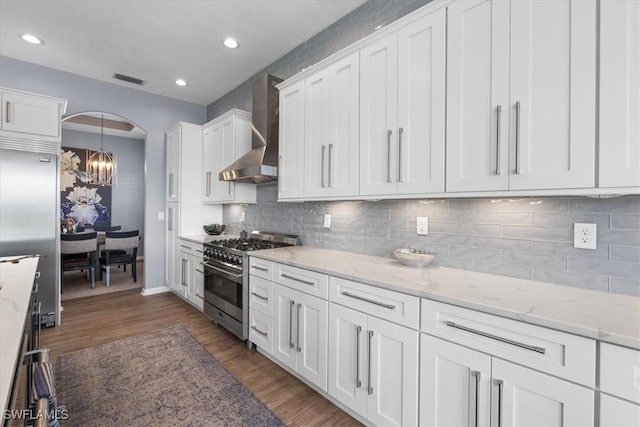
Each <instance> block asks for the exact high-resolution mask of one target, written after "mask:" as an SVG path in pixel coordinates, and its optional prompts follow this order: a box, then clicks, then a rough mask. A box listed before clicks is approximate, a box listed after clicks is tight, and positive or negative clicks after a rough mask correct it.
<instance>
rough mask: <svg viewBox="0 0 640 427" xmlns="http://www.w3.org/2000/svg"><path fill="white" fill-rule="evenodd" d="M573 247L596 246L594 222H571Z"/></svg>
mask: <svg viewBox="0 0 640 427" xmlns="http://www.w3.org/2000/svg"><path fill="white" fill-rule="evenodd" d="M573 247H574V248H581V249H595V248H596V224H585V223H579V222H576V223H575V224H573Z"/></svg>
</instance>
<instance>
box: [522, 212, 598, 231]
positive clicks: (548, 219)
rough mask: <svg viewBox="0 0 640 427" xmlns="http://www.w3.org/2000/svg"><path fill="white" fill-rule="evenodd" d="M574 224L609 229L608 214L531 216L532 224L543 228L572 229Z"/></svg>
mask: <svg viewBox="0 0 640 427" xmlns="http://www.w3.org/2000/svg"><path fill="white" fill-rule="evenodd" d="M576 222H583V223H592V224H596V225H597V226H598V228H599V229H606V228H609V215H608V214H575V215H567V214H566V213H564V214H562V213H538V212H536V213H535V214H533V224H534V225H539V226H543V227H562V226H565V227H573V224H574V223H576Z"/></svg>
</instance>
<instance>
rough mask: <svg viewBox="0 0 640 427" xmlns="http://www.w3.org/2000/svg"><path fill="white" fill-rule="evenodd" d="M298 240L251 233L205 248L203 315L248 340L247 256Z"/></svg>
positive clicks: (214, 243)
mask: <svg viewBox="0 0 640 427" xmlns="http://www.w3.org/2000/svg"><path fill="white" fill-rule="evenodd" d="M297 243H298V236H294V235H290V234H273V233H267V232H263V231H252V232H251V234H250V236H249V238H245V239H227V240H216V241H212V242H207V243H205V244H204V262H203V267H204V313H205V314H206V315H207V316H208V317H209V318H210V319H211V320H213V321H214V322H215V323H216V324H219V325H221V326H223V327H225V328H226V329H228V330H229V331H231V332H232V333H233V334H234V335H236V336H237V337H238V338H240V339H242V340H247V338H248V336H249V262H248V258H249V254H250V253H251V252H252V251H257V250H261V249H273V248H280V247H284V246H294V245H296V244H297Z"/></svg>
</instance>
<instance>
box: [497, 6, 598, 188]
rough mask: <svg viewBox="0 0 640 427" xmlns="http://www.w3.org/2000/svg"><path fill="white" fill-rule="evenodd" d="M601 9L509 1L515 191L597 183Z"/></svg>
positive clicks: (586, 185)
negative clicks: (598, 12)
mask: <svg viewBox="0 0 640 427" xmlns="http://www.w3.org/2000/svg"><path fill="white" fill-rule="evenodd" d="M595 11H596V5H595V1H592V0H558V1H553V2H545V1H535V0H527V1H516V2H511V56H510V58H511V80H510V82H511V88H510V94H511V106H510V109H509V111H510V113H511V129H512V137H511V138H512V150H511V151H512V154H511V172H512V175H511V177H510V180H509V189H511V190H526V189H543V188H579V187H593V186H594V184H595V84H596V81H595V71H596V66H595V62H596V55H595V48H596V41H595V37H596V17H595ZM516 103H519V105H520V108H519V111H520V112H519V113H518V109H517V108H516ZM518 116H519V117H518Z"/></svg>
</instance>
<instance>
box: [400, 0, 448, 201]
mask: <svg viewBox="0 0 640 427" xmlns="http://www.w3.org/2000/svg"><path fill="white" fill-rule="evenodd" d="M445 26H446V16H445V10H444V9H440V10H439V11H437V12H434V13H431V14H429V15H428V16H425V17H424V18H421V19H420V20H418V21H416V22H413V23H411V24H409V25H407V26H406V27H404V28H402V29H401V30H400V31H399V32H398V129H397V135H396V136H397V137H396V138H395V139H394V141H397V144H398V157H397V158H398V161H397V176H396V179H397V181H398V189H397V191H398V193H402V194H412V193H435V192H443V191H444V161H445V159H444V147H445V137H444V132H445V87H446V77H445V66H446V42H445V37H446V33H445ZM400 129H402V133H401V132H400Z"/></svg>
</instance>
